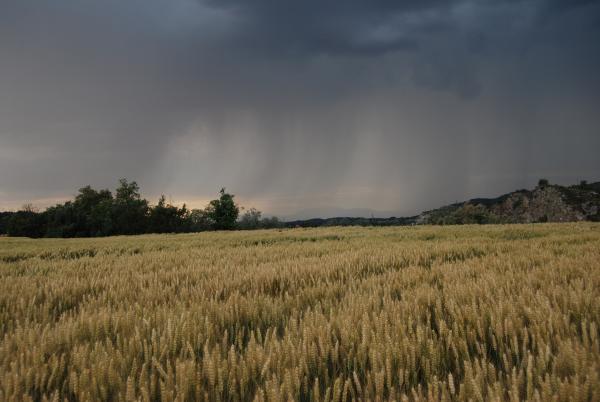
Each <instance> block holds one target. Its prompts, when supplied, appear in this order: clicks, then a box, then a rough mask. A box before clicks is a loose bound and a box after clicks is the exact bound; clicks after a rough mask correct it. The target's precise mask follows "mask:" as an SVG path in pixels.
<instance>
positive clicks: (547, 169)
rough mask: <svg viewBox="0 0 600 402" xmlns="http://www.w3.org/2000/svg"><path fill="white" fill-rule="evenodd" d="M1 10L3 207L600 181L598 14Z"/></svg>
mask: <svg viewBox="0 0 600 402" xmlns="http://www.w3.org/2000/svg"><path fill="white" fill-rule="evenodd" d="M0 8H1V12H0V89H1V91H0V172H1V173H0V200H1V201H0V206H5V207H8V206H17V205H19V204H21V203H23V202H26V201H34V202H35V201H38V202H40V203H44V202H48V201H47V200H48V199H53V198H61V197H65V196H66V197H68V196H70V195H71V194H72V193H73V192H74V190H75V189H76V188H77V187H79V186H82V185H84V184H88V183H89V184H92V185H94V186H96V187H106V186H108V187H113V186H114V184H115V183H116V180H117V178H119V177H129V178H133V179H137V180H138V181H139V182H140V184H141V185H142V190H143V191H144V193H145V194H146V195H148V196H153V195H158V194H159V192H161V191H164V192H166V193H167V194H171V195H173V197H174V198H175V201H184V200H187V201H191V202H192V203H193V202H201V201H202V200H204V199H206V198H208V197H211V196H213V195H214V194H215V192H216V191H217V190H218V189H219V188H220V187H221V186H227V187H228V188H229V189H230V190H231V191H233V192H234V193H237V194H239V195H240V196H241V197H242V198H245V199H246V200H247V202H248V203H249V204H254V205H257V206H259V207H261V208H263V209H264V210H266V211H268V212H272V213H277V214H282V215H291V214H294V213H297V212H298V211H302V210H311V213H313V214H317V215H318V214H321V213H323V214H325V213H326V212H323V211H327V213H335V212H336V210H335V209H331V207H335V208H338V211H339V210H341V209H344V208H358V207H366V208H371V209H374V210H380V211H389V212H390V213H394V214H409V213H413V212H417V211H419V210H421V209H425V208H428V207H433V206H436V205H439V204H443V203H445V202H449V201H454V200H456V199H462V198H466V197H470V196H479V195H493V194H497V193H500V192H503V191H508V190H512V189H514V188H516V187H522V186H529V185H531V184H533V183H534V182H535V181H536V180H537V178H539V177H540V176H544V177H548V178H549V179H550V180H556V181H561V182H572V181H575V180H578V179H597V178H598V173H600V158H598V157H597V149H600V132H599V127H600V116H599V114H598V113H597V109H598V105H599V104H600V99H599V98H600V96H599V95H598V94H599V93H600V92H599V90H600V79H599V78H598V74H597V71H600V47H599V46H598V45H597V43H598V42H600V2H597V1H543V0H536V1H525V0H523V1H512V0H511V1H509V0H506V1H493V2H492V1H469V0H462V1H460V0H457V1H358V0H351V1H344V2H337V1H336V2H334V1H316V0H310V1H302V2H300V1H297V2H291V1H267V0H257V1H241V0H223V1H200V0H198V1H194V0H174V1H163V0H149V1H140V0H126V1H117V0H108V1H103V2H94V1H71V0H57V1H53V2H37V1H28V0H25V1H23V0H20V1H16V0H14V1H13V0H4V1H2V2H1V4H0ZM44 200H46V201H44Z"/></svg>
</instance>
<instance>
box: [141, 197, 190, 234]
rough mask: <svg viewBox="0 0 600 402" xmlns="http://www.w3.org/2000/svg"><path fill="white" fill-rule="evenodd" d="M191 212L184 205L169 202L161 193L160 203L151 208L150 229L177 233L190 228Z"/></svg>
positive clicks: (158, 231) (152, 231) (150, 230)
mask: <svg viewBox="0 0 600 402" xmlns="http://www.w3.org/2000/svg"><path fill="white" fill-rule="evenodd" d="M188 215H189V212H188V210H187V208H186V206H185V205H184V206H183V207H182V208H177V207H176V206H175V205H171V204H168V203H167V201H166V199H165V196H164V195H161V196H160V198H159V200H158V204H157V205H156V206H155V207H153V208H151V209H150V215H149V217H148V231H149V232H150V233H177V232H184V231H187V230H188Z"/></svg>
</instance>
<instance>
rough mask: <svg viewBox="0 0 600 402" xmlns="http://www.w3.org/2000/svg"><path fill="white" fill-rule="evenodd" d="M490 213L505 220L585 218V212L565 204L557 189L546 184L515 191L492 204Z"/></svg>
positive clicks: (546, 220)
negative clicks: (523, 190)
mask: <svg viewBox="0 0 600 402" xmlns="http://www.w3.org/2000/svg"><path fill="white" fill-rule="evenodd" d="M490 209H491V211H492V213H494V214H495V215H497V216H499V217H501V218H503V219H502V220H505V221H507V222H514V223H532V222H573V221H581V220H585V218H586V216H585V214H583V213H581V212H579V211H577V210H576V209H575V208H573V207H572V206H570V205H569V204H567V202H566V201H565V200H564V198H563V194H562V192H561V191H559V190H558V189H556V188H554V187H551V186H547V187H543V188H540V187H538V188H536V189H535V190H533V191H531V192H515V193H512V194H510V195H509V196H508V197H507V198H506V200H504V202H502V203H500V204H498V205H493V206H492V207H491V208H490Z"/></svg>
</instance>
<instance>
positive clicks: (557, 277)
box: [0, 223, 600, 401]
mask: <svg viewBox="0 0 600 402" xmlns="http://www.w3.org/2000/svg"><path fill="white" fill-rule="evenodd" d="M599 325H600V225H598V224H591V223H580V224H539V225H503V226H500V225H499V226H456V227H431V226H430V227H428V226H422V227H403V228H321V229H288V230H271V231H253V232H215V233H201V234H185V235H146V236H132V237H112V238H99V239H70V240H62V239H42V240H30V239H13V238H0V400H2V401H196V400H198V401H202V400H205V401H236V400H246V401H253V400H255V401H288V400H304V401H350V400H373V401H375V400H398V401H413V400H415V401H416V400H420V401H454V400H456V401H505V400H506V401H521V400H533V401H598V400H600V343H599V337H600V330H599Z"/></svg>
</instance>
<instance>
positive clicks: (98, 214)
mask: <svg viewBox="0 0 600 402" xmlns="http://www.w3.org/2000/svg"><path fill="white" fill-rule="evenodd" d="M242 210H243V208H242V207H240V206H239V205H238V204H237V203H236V202H235V200H234V195H232V194H230V193H228V192H227V191H226V190H225V189H224V188H223V189H221V191H220V192H219V197H218V198H217V199H214V200H212V201H210V202H209V203H208V205H207V206H206V207H205V208H204V209H188V208H187V207H186V205H185V204H184V205H183V206H182V207H178V206H176V205H172V204H171V203H168V202H167V201H166V198H165V196H164V195H162V196H161V197H160V198H159V200H158V203H157V204H156V205H150V203H149V202H148V200H146V199H144V198H142V196H141V195H140V188H139V186H138V184H137V183H136V182H135V181H128V180H127V179H121V180H120V181H119V186H118V187H117V189H116V190H115V192H114V194H113V193H112V192H111V191H110V190H108V189H103V190H95V189H94V188H92V187H91V186H89V185H88V186H85V187H83V188H80V189H79V192H78V193H77V195H76V196H75V199H73V200H70V201H67V202H65V203H63V204H57V205H55V206H53V207H49V208H47V209H46V210H45V211H43V212H39V211H37V210H36V209H35V208H33V207H32V206H31V205H25V206H24V207H23V208H22V209H21V210H20V211H17V212H0V234H7V235H9V236H24V237H96V236H113V235H133V234H143V233H186V232H201V231H207V230H233V229H246V230H248V229H259V228H275V227H280V226H281V222H280V221H279V220H278V219H277V218H275V217H273V218H263V217H262V213H261V212H260V211H258V210H257V209H255V208H250V209H249V210H247V211H246V212H244V213H243V214H241V216H240V212H241V211H242Z"/></svg>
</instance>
